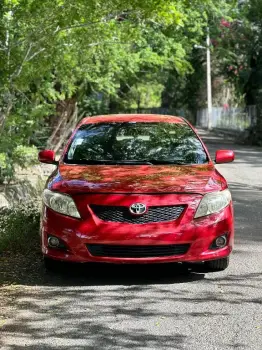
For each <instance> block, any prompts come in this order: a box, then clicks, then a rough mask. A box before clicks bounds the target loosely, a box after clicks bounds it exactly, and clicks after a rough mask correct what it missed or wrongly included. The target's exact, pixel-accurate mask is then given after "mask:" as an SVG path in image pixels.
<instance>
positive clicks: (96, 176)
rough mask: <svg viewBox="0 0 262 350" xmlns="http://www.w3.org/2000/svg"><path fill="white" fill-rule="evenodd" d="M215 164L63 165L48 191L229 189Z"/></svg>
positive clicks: (137, 191)
mask: <svg viewBox="0 0 262 350" xmlns="http://www.w3.org/2000/svg"><path fill="white" fill-rule="evenodd" d="M226 187H227V185H226V181H225V179H224V178H223V177H222V176H221V175H220V174H219V173H218V172H217V170H216V169H215V167H214V165H213V164H208V165H206V164H205V165H194V166H175V165H164V166H163V165H161V166H155V165H154V166H151V165H121V166H119V165H115V166H112V165H88V166H82V165H81V166H78V165H77V166H76V165H65V164H60V165H59V166H58V169H57V170H56V171H55V172H54V174H53V175H52V176H51V177H50V179H49V182H48V188H49V189H51V190H54V191H59V192H64V193H68V194H74V193H180V192H181V193H200V194H204V193H207V192H212V191H220V190H222V189H224V188H226Z"/></svg>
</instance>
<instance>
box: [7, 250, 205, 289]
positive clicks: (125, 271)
mask: <svg viewBox="0 0 262 350" xmlns="http://www.w3.org/2000/svg"><path fill="white" fill-rule="evenodd" d="M1 265H2V267H3V269H2V277H1V283H2V284H11V283H13V284H20V285H26V286H29V285H31V286H32V285H33V286H35V285H42V286H73V285H79V286H80V285H85V286H102V285H127V286H128V285H134V284H135V285H147V284H173V283H174V284H176V283H190V282H194V281H198V280H201V279H203V278H204V277H205V275H204V271H201V269H200V270H199V271H198V272H191V271H190V270H188V269H187V268H185V267H182V266H181V265H179V264H153V265H126V264H124V265H113V264H92V263H86V264H69V263H63V264H61V266H59V268H58V270H57V271H55V272H47V271H46V270H45V268H44V265H43V262H42V259H41V256H40V255H39V254H36V255H35V256H28V257H24V256H16V257H15V259H14V257H12V256H9V257H5V259H3V258H2V259H1Z"/></svg>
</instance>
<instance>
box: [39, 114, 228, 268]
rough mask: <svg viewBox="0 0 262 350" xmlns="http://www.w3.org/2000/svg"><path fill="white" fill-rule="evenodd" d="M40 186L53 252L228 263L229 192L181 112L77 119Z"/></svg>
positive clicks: (60, 257)
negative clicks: (42, 187)
mask: <svg viewBox="0 0 262 350" xmlns="http://www.w3.org/2000/svg"><path fill="white" fill-rule="evenodd" d="M39 160H40V162H42V163H49V164H56V170H55V171H54V172H53V174H52V175H51V176H50V177H49V179H48V181H47V184H46V188H45V190H44V192H43V213H42V222H41V242H42V252H43V255H44V260H45V264H46V267H47V268H52V267H53V266H54V264H55V262H57V261H67V262H107V263H117V264H119V263H121V264H122V263H170V262H179V263H195V262H197V263H199V262H201V263H203V264H205V266H206V269H207V270H208V271H220V270H224V269H226V268H227V266H228V263H229V255H230V253H231V251H232V247H233V238H234V221H233V206H232V199H231V194H230V191H229V189H228V186H227V182H226V180H225V179H224V177H223V176H222V175H221V174H220V173H219V172H218V170H217V169H216V168H215V163H217V164H220V163H229V162H232V161H233V160H234V152H233V151H230V150H218V151H217V152H216V157H215V159H214V160H212V159H211V158H210V155H209V153H208V151H207V149H206V147H205V145H204V144H203V142H202V140H201V139H200V137H199V136H198V134H197V132H196V131H195V129H194V128H193V127H192V126H191V125H190V124H189V123H188V122H187V121H186V120H185V119H184V118H180V117H173V116H164V115H141V114H140V115H139V114H138V115H109V116H95V117H88V118H85V119H83V120H82V121H81V122H80V124H79V125H78V126H77V128H76V130H75V131H74V132H73V134H72V136H71V137H70V140H69V141H68V144H67V145H66V147H65V149H64V151H63V153H62V155H61V157H60V160H59V161H56V160H55V154H54V152H53V151H51V150H44V151H41V152H40V153H39Z"/></svg>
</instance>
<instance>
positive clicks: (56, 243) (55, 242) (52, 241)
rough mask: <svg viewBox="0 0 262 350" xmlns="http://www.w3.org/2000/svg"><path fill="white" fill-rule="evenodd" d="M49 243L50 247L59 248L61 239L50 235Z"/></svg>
mask: <svg viewBox="0 0 262 350" xmlns="http://www.w3.org/2000/svg"><path fill="white" fill-rule="evenodd" d="M48 245H49V247H51V248H58V247H59V245H60V241H59V239H58V238H56V237H53V236H50V237H49V238H48Z"/></svg>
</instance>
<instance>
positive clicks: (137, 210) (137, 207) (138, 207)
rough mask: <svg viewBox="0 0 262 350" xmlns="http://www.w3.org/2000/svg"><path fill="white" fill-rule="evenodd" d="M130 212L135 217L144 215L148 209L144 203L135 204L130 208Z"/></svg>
mask: <svg viewBox="0 0 262 350" xmlns="http://www.w3.org/2000/svg"><path fill="white" fill-rule="evenodd" d="M129 210H130V212H131V214H133V215H143V214H145V212H146V211H147V207H146V205H145V204H142V203H134V204H132V205H131V206H130V207H129Z"/></svg>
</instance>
